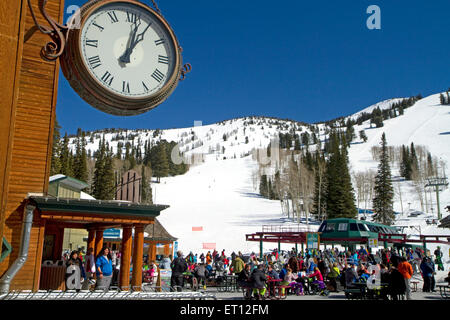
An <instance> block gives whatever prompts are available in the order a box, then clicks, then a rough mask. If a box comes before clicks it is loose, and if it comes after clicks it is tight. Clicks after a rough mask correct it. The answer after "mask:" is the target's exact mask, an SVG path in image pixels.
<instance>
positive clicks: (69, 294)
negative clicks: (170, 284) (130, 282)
mask: <svg viewBox="0 0 450 320" xmlns="http://www.w3.org/2000/svg"><path fill="white" fill-rule="evenodd" d="M134 289H140V290H135V291H120V290H109V291H104V290H93V291H89V290H80V291H78V292H77V291H76V290H66V291H62V290H53V291H46V290H39V291H37V292H33V291H31V290H22V291H10V292H9V293H7V294H3V295H0V300H62V301H63V300H207V299H213V300H216V296H215V295H213V294H211V293H205V292H188V291H186V292H169V291H163V292H157V291H158V290H159V289H162V288H158V287H152V288H148V286H143V287H139V288H134ZM169 289H170V288H169Z"/></svg>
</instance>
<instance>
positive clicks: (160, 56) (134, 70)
mask: <svg viewBox="0 0 450 320" xmlns="http://www.w3.org/2000/svg"><path fill="white" fill-rule="evenodd" d="M66 37H67V43H66V47H65V50H64V53H63V55H62V56H61V59H60V60H61V67H62V70H63V73H64V75H65V77H66V78H67V80H68V81H69V83H70V85H71V86H72V88H73V89H74V90H75V91H76V92H77V93H78V94H79V95H80V96H81V97H82V98H83V99H84V100H85V101H86V102H88V103H89V104H90V105H92V106H93V107H95V108H98V109H100V110H102V111H104V112H107V113H110V114H114V115H136V114H140V113H143V112H146V111H148V110H150V109H153V108H155V107H156V106H158V105H159V104H161V103H162V102H163V101H164V100H165V99H167V98H168V96H169V95H170V94H171V93H172V92H173V90H174V89H175V87H176V86H177V84H178V81H179V79H180V75H181V65H182V61H181V60H182V58H181V48H180V46H179V44H178V41H177V39H176V37H175V34H174V32H173V31H172V29H171V28H170V26H169V24H168V23H167V22H166V21H165V19H164V18H163V17H162V16H161V15H160V14H158V13H157V12H156V11H155V10H153V9H152V8H150V7H148V6H147V5H145V4H143V3H141V2H138V1H135V0H119V1H118V0H93V1H90V2H88V3H86V4H85V5H84V6H83V7H82V8H81V9H80V10H79V13H78V14H77V15H74V17H73V18H72V19H71V21H69V23H68V30H67V36H66Z"/></svg>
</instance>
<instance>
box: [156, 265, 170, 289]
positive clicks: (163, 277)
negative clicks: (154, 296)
mask: <svg viewBox="0 0 450 320" xmlns="http://www.w3.org/2000/svg"><path fill="white" fill-rule="evenodd" d="M159 278H160V281H161V284H160V286H161V289H162V291H167V290H168V289H170V278H172V270H166V269H160V270H159Z"/></svg>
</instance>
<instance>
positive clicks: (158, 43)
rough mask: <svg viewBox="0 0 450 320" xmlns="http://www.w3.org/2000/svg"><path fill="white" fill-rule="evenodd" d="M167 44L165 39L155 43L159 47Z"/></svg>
mask: <svg viewBox="0 0 450 320" xmlns="http://www.w3.org/2000/svg"><path fill="white" fill-rule="evenodd" d="M165 42H166V40H165V39H159V40H156V41H155V44H156V45H157V46H159V45H160V44H163V43H165Z"/></svg>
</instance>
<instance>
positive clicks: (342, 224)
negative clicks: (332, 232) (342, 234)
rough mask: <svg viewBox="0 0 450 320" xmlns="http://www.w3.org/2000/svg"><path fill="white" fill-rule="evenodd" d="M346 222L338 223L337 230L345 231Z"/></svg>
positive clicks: (346, 227)
mask: <svg viewBox="0 0 450 320" xmlns="http://www.w3.org/2000/svg"><path fill="white" fill-rule="evenodd" d="M347 229H348V223H339V226H338V231H347Z"/></svg>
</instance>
